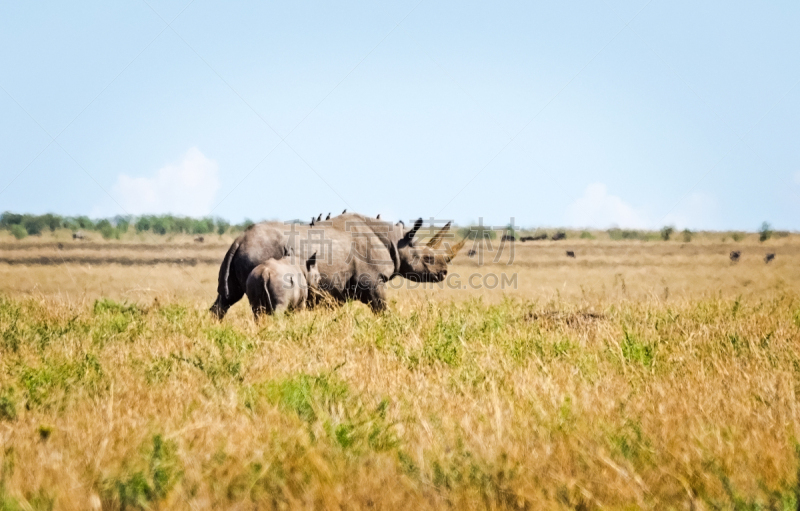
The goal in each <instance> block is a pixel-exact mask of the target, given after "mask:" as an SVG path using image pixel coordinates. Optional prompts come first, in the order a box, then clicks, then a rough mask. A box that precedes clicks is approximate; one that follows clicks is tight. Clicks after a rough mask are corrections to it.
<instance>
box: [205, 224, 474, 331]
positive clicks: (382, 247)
mask: <svg viewBox="0 0 800 511" xmlns="http://www.w3.org/2000/svg"><path fill="white" fill-rule="evenodd" d="M421 226H422V219H419V220H417V222H416V223H415V224H414V227H412V228H411V229H408V230H405V229H404V228H403V227H402V226H401V225H400V224H398V225H392V224H391V223H388V222H383V221H380V220H378V219H375V218H369V217H366V216H363V215H359V214H357V213H347V214H342V215H339V216H337V217H334V218H332V219H331V220H328V221H322V222H318V223H316V224H315V225H313V226H310V225H304V224H288V225H287V224H283V223H279V222H264V223H260V224H256V225H253V226H251V227H250V228H248V229H247V230H246V231H245V232H244V233H243V234H242V235H241V236H239V237H238V238H237V239H236V241H234V242H233V244H232V245H231V247H230V248H229V249H228V253H227V254H226V255H225V259H223V261H222V265H221V266H220V269H219V285H218V287H217V293H218V294H217V299H216V301H215V302H214V305H212V306H211V312H213V313H214V314H215V315H216V316H217V317H218V318H220V319H221V318H222V317H224V316H225V313H226V312H227V311H228V309H229V308H230V307H231V306H232V305H233V304H235V303H236V302H238V301H239V300H240V299H241V298H242V296H243V295H244V293H245V284H246V282H247V277H248V275H249V274H250V272H251V271H252V270H253V268H255V267H256V266H258V265H259V264H261V263H262V262H264V261H266V260H268V259H280V258H281V257H283V255H284V253H285V251H287V250H289V249H291V252H292V253H294V254H296V257H299V258H301V260H305V259H306V258H308V257H309V255H310V254H312V253H314V252H316V253H317V267H318V268H319V273H320V289H321V290H322V291H323V292H326V293H327V294H328V295H329V296H331V297H332V298H333V299H334V300H337V301H345V300H348V299H355V300H359V301H361V302H363V303H366V304H368V305H369V306H370V307H372V309H373V310H374V311H380V310H383V309H384V308H385V307H386V289H385V284H386V282H387V281H389V280H390V279H391V278H393V277H395V276H398V275H399V276H402V277H405V278H407V279H409V280H412V281H415V282H441V281H442V280H444V278H445V276H446V275H447V264H448V263H449V262H450V260H451V259H452V258H453V257H455V255H456V254H457V253H458V251H459V250H460V249H461V248H462V247H463V246H464V242H465V240H461V241H460V242H459V243H456V244H454V245H452V246H446V247H444V248H443V247H442V244H443V241H444V238H445V236H446V234H447V232H448V231H449V229H450V223H448V224H447V225H446V226H444V227H443V228H442V229H441V230H440V231H439V232H437V233H436V235H435V236H433V237H432V238H431V239H430V241H429V242H428V243H427V244H425V245H418V244H417V243H416V242H415V238H414V236H415V234H416V233H417V231H418V230H419V229H420V227H421Z"/></svg>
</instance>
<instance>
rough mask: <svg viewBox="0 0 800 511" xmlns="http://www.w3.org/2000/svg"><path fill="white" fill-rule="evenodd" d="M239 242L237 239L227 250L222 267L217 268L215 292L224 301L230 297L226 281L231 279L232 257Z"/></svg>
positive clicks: (237, 248)
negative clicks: (217, 276)
mask: <svg viewBox="0 0 800 511" xmlns="http://www.w3.org/2000/svg"><path fill="white" fill-rule="evenodd" d="M239 244H240V241H239V240H238V239H237V240H236V241H234V242H233V244H232V245H231V248H229V249H228V253H227V254H225V259H223V260H222V266H220V268H219V286H218V289H217V292H218V293H219V294H221V295H223V296H224V297H225V298H226V299H228V298H229V297H230V295H231V293H230V289H229V287H228V280H229V279H230V277H231V262H232V261H233V257H234V256H235V255H236V251H237V250H239Z"/></svg>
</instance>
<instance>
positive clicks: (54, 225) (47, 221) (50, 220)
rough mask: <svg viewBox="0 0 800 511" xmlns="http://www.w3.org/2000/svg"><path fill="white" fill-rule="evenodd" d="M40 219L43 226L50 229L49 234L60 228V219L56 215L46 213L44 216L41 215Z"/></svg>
mask: <svg viewBox="0 0 800 511" xmlns="http://www.w3.org/2000/svg"><path fill="white" fill-rule="evenodd" d="M41 219H42V222H43V223H44V225H46V226H47V227H48V228H49V229H50V232H53V231H55V230H56V229H58V228H60V227H61V223H62V218H61V217H60V216H58V215H54V214H52V213H47V214H46V215H42V217H41Z"/></svg>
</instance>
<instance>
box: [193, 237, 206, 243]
mask: <svg viewBox="0 0 800 511" xmlns="http://www.w3.org/2000/svg"><path fill="white" fill-rule="evenodd" d="M205 240H206V239H205V238H204V237H202V236H198V237H196V238H195V239H194V241H195V243H202V242H204V241H205Z"/></svg>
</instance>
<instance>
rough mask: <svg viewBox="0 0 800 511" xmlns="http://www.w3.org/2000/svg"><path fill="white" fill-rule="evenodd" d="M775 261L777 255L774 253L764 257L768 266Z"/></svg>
mask: <svg viewBox="0 0 800 511" xmlns="http://www.w3.org/2000/svg"><path fill="white" fill-rule="evenodd" d="M774 259H775V254H774V253H770V254H767V255H765V256H764V262H765V263H767V264H769V263H770V262H772V261H773V260H774Z"/></svg>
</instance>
